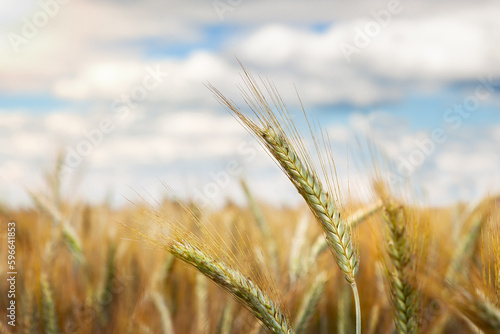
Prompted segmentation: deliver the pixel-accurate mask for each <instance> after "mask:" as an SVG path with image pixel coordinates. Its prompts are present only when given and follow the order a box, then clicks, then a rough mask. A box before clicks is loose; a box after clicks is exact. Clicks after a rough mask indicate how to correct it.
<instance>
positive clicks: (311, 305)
mask: <svg viewBox="0 0 500 334" xmlns="http://www.w3.org/2000/svg"><path fill="white" fill-rule="evenodd" d="M326 281H327V278H326V273H325V272H321V273H319V274H318V275H317V276H316V279H315V280H314V282H313V283H312V285H311V287H310V288H309V290H308V291H307V293H306V295H305V296H304V298H303V300H302V303H301V305H300V308H299V312H298V313H297V316H296V317H295V330H296V332H297V334H300V333H306V331H307V328H308V327H309V325H310V323H311V319H312V317H313V316H314V313H315V312H316V309H317V306H318V303H319V301H320V298H321V296H322V295H323V291H324V289H325V284H326Z"/></svg>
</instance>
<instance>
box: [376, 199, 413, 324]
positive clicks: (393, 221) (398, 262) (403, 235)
mask: <svg viewBox="0 0 500 334" xmlns="http://www.w3.org/2000/svg"><path fill="white" fill-rule="evenodd" d="M383 217H384V220H385V221H386V224H387V227H388V231H389V233H388V242H387V251H388V254H389V258H390V259H391V262H392V265H393V269H390V268H387V270H388V275H389V280H390V287H391V291H392V299H393V304H394V309H395V315H396V319H395V322H396V327H397V328H398V330H399V332H401V333H417V332H418V321H417V312H416V302H417V296H416V291H415V290H414V288H413V286H412V285H411V284H410V282H409V279H410V276H409V273H410V270H411V263H410V262H411V254H412V250H411V249H410V245H409V243H408V242H409V240H408V239H409V238H408V235H407V229H406V224H405V223H406V221H405V216H404V212H403V209H402V207H401V206H399V205H396V204H394V203H393V202H386V206H385V208H384V215H383Z"/></svg>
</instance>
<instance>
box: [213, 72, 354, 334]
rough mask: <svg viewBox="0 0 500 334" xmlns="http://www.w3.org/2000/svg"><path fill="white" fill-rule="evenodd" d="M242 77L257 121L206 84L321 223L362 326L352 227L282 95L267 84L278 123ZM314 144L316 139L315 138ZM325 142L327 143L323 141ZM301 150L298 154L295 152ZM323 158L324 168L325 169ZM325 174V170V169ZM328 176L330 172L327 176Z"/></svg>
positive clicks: (260, 95)
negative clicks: (324, 182) (292, 141)
mask: <svg viewBox="0 0 500 334" xmlns="http://www.w3.org/2000/svg"><path fill="white" fill-rule="evenodd" d="M243 70H244V73H245V76H244V80H245V83H246V85H247V88H248V91H249V95H245V101H246V103H247V105H248V106H249V108H250V109H251V110H252V111H253V112H254V114H255V116H256V118H257V121H253V120H252V119H251V118H249V117H247V116H246V115H245V114H243V113H242V112H241V111H240V109H239V108H238V107H237V106H236V105H235V104H234V103H232V102H231V101H230V100H228V99H227V98H226V97H225V96H224V95H222V93H221V92H219V91H218V90H217V89H216V88H215V87H213V86H209V88H210V89H211V90H212V92H213V93H214V94H215V96H216V97H217V99H218V100H219V102H220V103H221V104H222V105H224V106H226V108H227V109H228V110H229V111H230V112H232V113H233V114H234V115H236V117H238V118H239V120H240V121H241V123H242V124H243V125H244V126H245V127H246V128H247V129H248V130H249V131H250V132H251V133H253V134H254V135H255V136H256V137H257V138H258V139H259V140H260V141H261V143H262V145H263V146H264V147H265V148H266V149H267V151H268V152H269V154H270V155H271V156H272V157H274V159H275V161H276V162H277V164H278V165H279V166H280V167H281V170H282V171H283V172H284V173H285V174H286V175H287V177H288V179H289V180H290V181H291V182H292V184H293V185H294V186H295V188H296V189H297V191H298V192H299V193H300V195H302V197H303V198H304V200H305V202H306V203H307V205H308V206H309V209H310V210H311V211H312V213H313V214H314V216H315V217H316V219H317V221H318V222H319V223H320V225H321V227H322V229H323V232H324V233H325V236H326V240H327V242H328V244H329V246H330V248H331V250H332V253H333V255H334V258H335V260H336V263H337V265H338V266H339V268H340V269H341V270H342V272H343V274H344V277H345V279H346V280H347V281H348V282H349V283H350V285H351V288H352V290H353V294H354V297H355V301H356V311H357V312H356V314H357V316H356V328H357V331H358V333H359V332H360V330H361V318H360V312H361V311H360V305H359V295H358V291H357V285H356V281H355V279H354V277H355V276H356V273H357V271H358V268H359V258H358V256H357V254H356V249H355V247H354V243H353V240H352V239H353V238H352V236H351V231H350V229H349V228H348V226H347V224H346V223H345V221H344V220H343V219H342V217H341V215H340V211H339V210H338V208H337V205H336V204H335V201H334V199H333V198H332V195H331V193H329V192H327V191H326V190H325V188H324V187H323V185H322V183H321V182H320V180H319V178H318V176H317V173H316V172H315V171H314V168H313V167H312V165H313V164H312V163H311V162H310V161H311V159H310V158H309V156H308V155H307V153H306V150H305V148H304V147H303V145H302V144H301V143H302V142H301V139H300V136H299V134H298V133H297V130H296V129H295V127H294V125H293V123H292V122H291V120H290V117H289V115H288V113H287V111H286V108H285V106H284V103H283V102H282V100H281V97H280V96H279V94H278V93H277V92H276V90H275V89H274V87H270V86H266V88H267V91H268V93H269V95H270V97H271V99H272V100H273V102H274V106H275V109H276V110H277V113H279V115H281V123H285V124H283V125H282V124H281V123H280V121H279V120H278V118H277V116H276V114H275V113H274V112H273V108H272V107H271V106H270V104H269V103H268V102H267V100H266V98H265V96H264V94H263V93H262V92H261V90H260V89H259V88H258V85H257V83H256V81H255V80H254V79H253V77H252V76H251V75H250V74H249V73H248V72H247V71H246V70H245V69H244V68H243ZM283 126H284V127H286V128H287V130H288V132H289V133H290V134H291V136H293V137H295V139H296V141H295V144H297V147H298V148H299V151H296V150H295V149H294V147H293V146H292V145H291V144H290V140H289V139H288V137H287V134H286V131H285V130H283ZM315 144H316V147H317V143H316V141H315ZM325 146H326V144H325ZM297 152H300V153H301V154H298V153H297ZM325 165H326V164H325V161H324V160H322V168H323V171H325V170H326V166H325ZM325 174H326V173H325ZM326 177H327V179H329V176H326Z"/></svg>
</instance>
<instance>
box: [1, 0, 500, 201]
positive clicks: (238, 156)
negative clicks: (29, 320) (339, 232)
mask: <svg viewBox="0 0 500 334" xmlns="http://www.w3.org/2000/svg"><path fill="white" fill-rule="evenodd" d="M498 17H500V5H499V4H498V2H496V1H483V0H479V1H447V0H443V1H423V0H414V1H409V0H400V1H398V0H391V1H368V0H366V1H363V0H360V1H356V2H348V1H345V0H337V1H332V0H314V1H282V0H272V1H269V0H268V1H260V0H216V1H198V0H192V1H169V0H167V1H159V0H157V1H151V0H150V1H147V0H146V1H134V0H127V1H123V0H122V1H113V0H100V1H76V0H40V1H29V0H4V1H2V2H1V3H0V35H1V36H2V38H0V78H1V80H0V130H1V131H0V137H1V140H2V145H1V146H0V202H2V203H6V204H8V205H14V206H29V205H31V202H30V199H29V197H28V195H27V192H26V190H27V189H29V190H34V191H43V190H44V189H45V188H44V187H46V186H45V185H44V182H43V177H44V174H45V173H46V171H47V170H50V169H51V168H53V166H54V164H55V163H56V158H57V155H58V152H60V151H64V152H66V157H65V160H64V161H63V167H64V168H63V170H64V184H63V186H64V189H65V196H67V198H69V199H76V198H78V200H85V201H89V202H91V203H100V202H102V201H104V200H109V201H110V202H111V203H112V204H113V205H122V204H125V203H128V201H129V200H134V199H135V198H136V197H137V193H147V194H149V195H151V196H152V197H153V198H157V199H159V198H161V197H162V196H166V195H169V194H170V193H171V192H172V191H173V193H174V194H176V195H178V196H179V197H187V198H195V199H196V200H198V201H199V202H205V203H207V204H214V203H215V204H217V203H224V202H225V201H226V200H227V199H231V200H234V201H236V202H240V203H241V201H242V199H243V195H242V191H241V189H240V186H239V183H238V180H239V179H240V178H242V177H243V178H245V179H247V181H248V183H249V185H250V187H251V189H252V190H253V191H254V192H255V194H256V195H257V196H258V197H260V198H261V199H262V200H264V201H267V202H269V203H273V204H277V205H282V204H285V205H293V204H296V203H298V201H299V200H300V199H299V196H298V195H297V193H296V191H295V190H294V189H293V187H292V186H291V185H290V184H289V181H288V180H287V179H286V177H285V176H284V175H282V174H281V171H280V170H279V168H278V167H277V166H276V165H275V163H274V162H273V161H272V159H271V158H270V157H269V156H268V155H267V154H266V153H265V152H264V150H263V149H262V148H260V147H259V145H258V143H257V141H256V140H255V139H254V138H253V137H252V136H250V135H249V134H248V133H247V132H246V131H245V130H244V129H243V128H242V126H241V125H240V124H239V123H238V122H237V121H236V120H235V119H234V118H233V117H232V116H231V115H230V114H229V113H228V112H227V111H225V110H224V108H222V107H221V106H220V105H219V104H218V102H217V101H216V100H215V98H214V96H213V94H212V93H211V92H210V91H209V90H208V89H207V87H206V84H207V83H211V84H212V85H214V86H215V87H217V88H218V89H219V90H220V91H221V92H223V93H224V94H225V95H226V96H228V97H230V98H231V99H234V100H236V101H238V99H240V91H239V89H238V85H241V83H242V81H241V77H240V75H241V73H242V70H241V67H240V65H239V63H238V60H239V61H241V62H242V63H243V64H244V66H245V67H246V68H247V69H248V70H250V71H251V72H252V73H254V74H255V75H259V76H262V77H263V78H267V79H269V80H270V81H272V82H273V83H274V84H275V85H276V87H277V89H278V90H279V92H280V94H281V95H282V97H283V99H284V101H285V102H286V105H287V107H288V110H289V112H290V114H291V115H292V118H293V119H294V122H295V123H296V125H297V127H298V128H299V129H300V130H304V131H305V130H307V128H306V122H305V121H304V119H303V118H302V117H301V115H302V111H301V103H300V102H302V105H303V106H304V109H305V110H306V113H307V115H308V118H309V119H310V120H311V121H312V122H314V123H315V124H318V125H320V126H321V128H322V129H324V130H325V131H327V132H328V135H329V139H330V141H331V143H330V145H331V149H332V154H333V156H334V158H335V163H336V166H337V168H338V172H339V182H340V184H341V188H342V191H345V192H346V193H349V194H350V196H351V195H352V196H353V197H359V198H362V199H366V198H369V197H370V196H371V192H370V190H369V189H370V180H369V175H370V171H371V166H370V162H367V157H369V153H370V152H369V149H367V147H366V145H364V144H363V143H366V141H370V142H371V143H372V145H375V146H376V147H377V150H379V151H380V152H381V155H383V156H384V159H386V160H387V161H390V162H391V163H392V167H391V168H388V170H387V172H388V175H389V177H390V180H391V182H397V183H401V184H402V183H404V184H408V183H410V184H412V185H413V186H414V187H415V193H416V194H417V195H415V196H417V197H418V200H420V201H422V202H425V203H428V204H430V205H447V204H450V203H453V202H455V201H469V200H475V199H477V198H479V197H481V196H484V195H487V194H491V193H495V192H498V191H500V154H499V147H500V113H499V106H500V33H499V32H500V20H498ZM298 96H300V100H299V97H298ZM240 101H241V99H240ZM305 133H306V137H305V142H306V143H309V144H311V141H310V140H309V139H310V138H309V137H307V131H305ZM368 160H369V159H368Z"/></svg>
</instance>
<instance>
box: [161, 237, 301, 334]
mask: <svg viewBox="0 0 500 334" xmlns="http://www.w3.org/2000/svg"><path fill="white" fill-rule="evenodd" d="M169 251H170V252H171V253H172V254H173V255H174V256H176V257H177V258H178V259H180V260H182V261H184V262H186V263H188V264H190V265H192V266H193V267H195V268H196V269H198V270H199V271H200V272H201V273H203V274H204V275H205V276H207V277H208V278H209V279H210V280H212V281H213V282H215V283H216V284H217V285H219V286H220V287H222V288H223V289H225V290H226V291H228V292H229V293H230V294H231V295H233V296H234V297H235V298H236V299H238V300H239V301H240V302H242V303H243V305H244V306H245V307H246V308H248V309H249V310H250V311H251V312H252V313H253V315H254V316H255V317H257V318H258V319H259V320H260V321H262V323H263V324H264V325H265V326H266V327H267V328H268V329H269V330H270V331H272V332H273V333H280V334H292V333H293V329H292V328H291V327H290V325H289V324H288V322H287V320H286V317H285V316H284V314H283V313H282V312H281V311H280V309H279V307H278V306H277V305H276V304H275V303H274V302H273V301H272V300H271V299H270V298H269V296H267V294H265V293H264V292H263V291H262V290H261V289H260V288H259V287H258V286H257V285H256V284H255V283H253V282H252V281H251V280H250V279H248V278H246V277H245V276H244V275H243V274H242V273H240V272H239V271H237V270H235V269H233V268H230V267H228V266H226V265H225V264H224V263H223V262H221V261H219V260H217V259H215V258H213V257H211V256H210V255H208V254H207V253H206V252H204V251H203V250H201V249H200V248H199V247H197V246H195V245H193V244H190V243H188V242H186V241H184V242H178V241H173V242H172V243H170V245H169Z"/></svg>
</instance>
